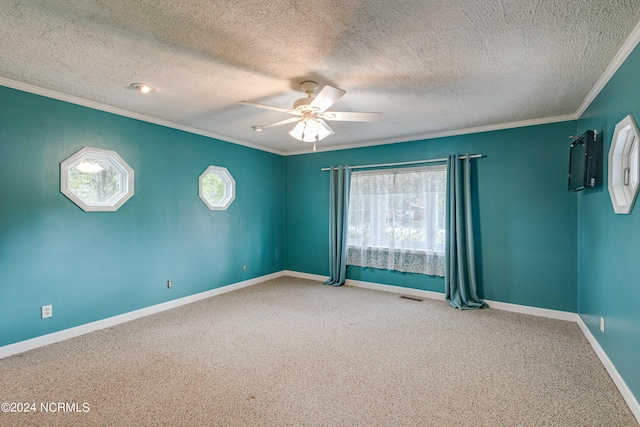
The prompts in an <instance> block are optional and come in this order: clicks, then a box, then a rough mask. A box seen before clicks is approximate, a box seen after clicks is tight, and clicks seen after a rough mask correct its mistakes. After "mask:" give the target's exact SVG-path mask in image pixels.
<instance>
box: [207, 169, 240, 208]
mask: <svg viewBox="0 0 640 427" xmlns="http://www.w3.org/2000/svg"><path fill="white" fill-rule="evenodd" d="M198 195H199V196H200V199H202V201H203V202H204V204H205V205H207V207H208V208H209V209H211V210H212V211H216V210H218V211H220V210H226V209H227V208H228V207H229V205H231V203H232V202H233V201H234V200H235V198H236V180H235V179H233V177H232V176H231V174H230V173H229V171H228V170H227V168H223V167H221V166H209V167H208V168H207V169H206V170H205V171H204V172H202V174H201V175H200V177H199V178H198Z"/></svg>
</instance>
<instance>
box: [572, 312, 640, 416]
mask: <svg viewBox="0 0 640 427" xmlns="http://www.w3.org/2000/svg"><path fill="white" fill-rule="evenodd" d="M577 322H578V326H580V329H581V330H582V333H583V334H584V336H585V337H586V338H587V341H589V344H591V347H593V350H594V351H595V352H596V355H598V358H600V361H601V362H602V364H603V365H604V367H605V369H606V370H607V372H608V373H609V376H610V377H611V379H612V380H613V382H614V384H615V385H616V387H618V390H619V391H620V394H622V397H623V398H624V400H625V402H627V405H628V406H629V409H631V412H632V413H633V415H634V416H635V417H636V420H637V421H638V424H640V403H638V400H637V399H636V398H635V396H634V395H633V393H632V392H631V390H630V389H629V387H628V386H627V383H626V382H624V380H623V379H622V377H621V376H620V373H619V372H618V370H617V369H616V367H615V365H614V364H613V362H611V359H609V356H607V353H605V351H604V349H603V348H602V346H601V345H600V343H599V342H598V340H597V339H596V337H594V336H593V334H592V333H591V330H590V329H589V327H588V326H587V325H586V324H585V323H584V321H583V320H582V317H580V316H578V320H577Z"/></svg>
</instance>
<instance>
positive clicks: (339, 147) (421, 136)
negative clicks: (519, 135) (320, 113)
mask: <svg viewBox="0 0 640 427" xmlns="http://www.w3.org/2000/svg"><path fill="white" fill-rule="evenodd" d="M577 119H578V116H577V115H576V114H565V115H563V116H554V117H544V118H541V119H530V120H521V121H518V122H509V123H499V124H495V125H486V126H476V127H472V128H465V129H456V130H450V131H444V132H427V133H420V134H414V135H407V136H403V137H396V138H383V139H376V140H374V141H367V142H366V143H364V144H345V145H334V146H332V147H327V148H324V149H323V147H322V144H321V143H318V144H317V148H318V151H317V152H328V151H339V150H348V149H351V148H364V147H372V146H375V145H387V144H399V143H403V142H413V141H421V140H425V139H435V138H444V137H448V136H459V135H468V134H472V133H483V132H492V131H496V130H505V129H515V128H521V127H527V126H537V125H547V124H551V123H560V122H568V121H571V120H577ZM311 153H313V151H312V150H311V147H310V148H309V149H308V150H297V151H287V152H286V153H284V154H283V155H284V156H295V155H298V154H311Z"/></svg>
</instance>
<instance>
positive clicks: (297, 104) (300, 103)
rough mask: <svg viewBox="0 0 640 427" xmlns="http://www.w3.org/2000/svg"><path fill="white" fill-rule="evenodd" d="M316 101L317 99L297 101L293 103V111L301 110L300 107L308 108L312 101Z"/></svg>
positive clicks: (309, 98)
mask: <svg viewBox="0 0 640 427" xmlns="http://www.w3.org/2000/svg"><path fill="white" fill-rule="evenodd" d="M314 99H315V98H311V97H307V98H300V99H297V100H296V102H294V103H293V109H294V110H298V109H300V107H306V106H307V105H309V104H311V101H313V100H314Z"/></svg>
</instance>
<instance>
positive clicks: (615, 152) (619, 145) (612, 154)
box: [609, 115, 640, 214]
mask: <svg viewBox="0 0 640 427" xmlns="http://www.w3.org/2000/svg"><path fill="white" fill-rule="evenodd" d="M638 135H640V133H639V132H638V127H637V126H636V122H635V120H633V116H630V115H629V116H627V117H625V118H624V119H622V120H621V121H620V123H618V124H617V125H616V128H615V131H614V132H613V139H612V140H611V148H610V149H609V196H610V197H611V204H612V205H613V211H614V212H615V213H617V214H628V213H631V210H632V209H633V204H634V203H635V201H636V197H637V195H638V187H639V184H640V149H639V147H638V144H640V139H639V136H638Z"/></svg>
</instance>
